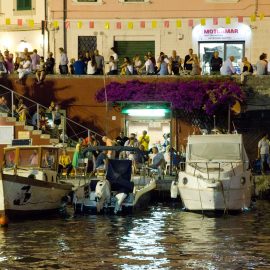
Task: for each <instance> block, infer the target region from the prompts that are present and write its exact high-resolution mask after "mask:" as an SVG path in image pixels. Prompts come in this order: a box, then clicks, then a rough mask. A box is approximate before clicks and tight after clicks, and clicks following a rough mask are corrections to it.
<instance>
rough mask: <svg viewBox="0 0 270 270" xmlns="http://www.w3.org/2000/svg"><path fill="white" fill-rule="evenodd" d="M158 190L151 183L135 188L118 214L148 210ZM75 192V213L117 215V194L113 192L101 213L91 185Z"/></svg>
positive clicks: (154, 184) (152, 182) (153, 183)
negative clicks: (154, 191) (155, 190)
mask: <svg viewBox="0 0 270 270" xmlns="http://www.w3.org/2000/svg"><path fill="white" fill-rule="evenodd" d="M155 188H156V182H155V181H151V182H150V183H149V184H147V185H145V186H143V187H140V188H137V187H136V186H135V188H134V192H133V193H129V194H128V195H127V197H126V198H125V199H124V201H123V203H121V207H120V211H117V214H130V213H133V212H137V211H139V210H142V209H146V208H147V207H148V205H149V202H150V200H151V197H152V191H153V190H154V189H155ZM79 189H80V190H77V191H76V192H75V197H74V211H75V213H77V214H78V213H80V214H82V213H91V214H97V213H101V214H104V213H105V214H116V212H115V209H116V208H115V207H116V201H117V199H116V197H117V196H116V194H119V193H117V192H111V196H110V199H109V200H108V201H105V202H104V205H103V207H102V209H101V210H100V211H99V210H97V209H98V204H99V200H98V199H97V197H96V192H95V190H93V189H92V190H91V183H90V184H87V185H85V186H83V187H80V188H79Z"/></svg>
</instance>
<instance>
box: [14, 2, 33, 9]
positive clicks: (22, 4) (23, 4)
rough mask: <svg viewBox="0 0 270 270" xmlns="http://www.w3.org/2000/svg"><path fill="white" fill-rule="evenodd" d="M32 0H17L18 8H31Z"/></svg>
mask: <svg viewBox="0 0 270 270" xmlns="http://www.w3.org/2000/svg"><path fill="white" fill-rule="evenodd" d="M31 9H32V0H17V10H31Z"/></svg>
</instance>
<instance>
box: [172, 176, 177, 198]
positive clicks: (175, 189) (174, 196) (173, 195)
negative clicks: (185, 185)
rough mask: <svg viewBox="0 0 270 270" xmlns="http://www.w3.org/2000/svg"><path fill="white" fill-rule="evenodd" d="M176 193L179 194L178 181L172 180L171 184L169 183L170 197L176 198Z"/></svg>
mask: <svg viewBox="0 0 270 270" xmlns="http://www.w3.org/2000/svg"><path fill="white" fill-rule="evenodd" d="M178 194H179V190H178V181H175V180H174V181H172V184H171V198H172V199H176V198H177V196H178Z"/></svg>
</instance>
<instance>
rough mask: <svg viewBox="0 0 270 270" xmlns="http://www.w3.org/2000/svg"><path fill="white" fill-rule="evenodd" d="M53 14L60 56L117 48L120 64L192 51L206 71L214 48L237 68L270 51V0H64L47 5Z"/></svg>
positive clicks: (53, 31)
mask: <svg viewBox="0 0 270 270" xmlns="http://www.w3.org/2000/svg"><path fill="white" fill-rule="evenodd" d="M64 7H66V8H64ZM64 10H66V12H64ZM49 14H50V15H49V16H50V18H49V19H50V21H51V22H52V24H51V25H52V26H51V28H50V29H51V35H50V44H51V46H50V47H51V49H52V50H54V53H55V55H56V56H57V54H58V48H59V47H65V48H66V50H67V53H68V55H69V58H73V57H74V58H77V57H78V55H79V54H80V53H83V52H84V51H87V50H93V49H95V48H98V49H99V51H100V53H101V54H102V55H104V57H105V60H108V59H109V56H110V55H111V53H112V52H111V51H110V48H111V47H116V49H117V53H118V54H119V56H120V61H121V59H122V57H124V56H130V57H132V56H134V55H135V54H136V53H138V54H140V55H143V54H144V53H146V52H147V51H151V52H152V53H154V54H155V56H156V57H157V56H158V55H159V53H160V52H161V51H163V52H165V54H167V55H169V56H170V55H171V52H172V50H176V51H177V53H178V54H179V55H180V56H181V58H183V57H184V56H185V55H186V54H187V53H188V49H189V48H193V50H194V52H195V53H197V54H198V55H199V57H200V61H201V65H202V67H203V71H204V72H205V73H207V72H208V71H209V57H210V55H212V53H213V51H214V50H218V51H219V53H220V56H221V57H222V58H224V59H225V58H227V57H228V56H230V55H234V56H235V65H239V64H240V62H241V58H242V56H244V55H245V56H247V57H248V59H250V60H251V61H252V63H256V62H257V59H258V57H259V55H260V53H262V52H265V53H268V50H269V46H268V44H269V42H267V41H268V40H269V39H270V38H269V29H270V20H269V17H268V16H269V15H270V2H269V1H268V0H261V1H254V0H189V1H180V0H167V1H165V0H85V1H84V0H63V1H49ZM55 21H56V22H57V23H56V24H54V23H53V22H55ZM57 24H59V27H57V28H55V27H53V25H57ZM269 41H270V40H269Z"/></svg>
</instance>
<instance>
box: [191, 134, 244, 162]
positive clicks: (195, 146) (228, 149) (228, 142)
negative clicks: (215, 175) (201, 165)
mask: <svg viewBox="0 0 270 270" xmlns="http://www.w3.org/2000/svg"><path fill="white" fill-rule="evenodd" d="M187 161H196V162H200V161H201V162H204V161H226V162H228V161H247V162H248V158H247V155H246V153H245V150H244V147H243V145H242V136H241V135H240V134H220V135H219V134H217V135H192V136H190V137H189V139H188V147H187Z"/></svg>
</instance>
